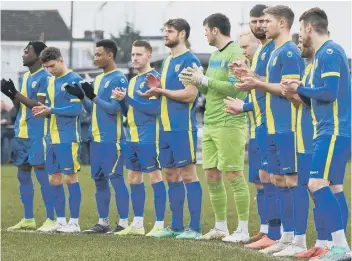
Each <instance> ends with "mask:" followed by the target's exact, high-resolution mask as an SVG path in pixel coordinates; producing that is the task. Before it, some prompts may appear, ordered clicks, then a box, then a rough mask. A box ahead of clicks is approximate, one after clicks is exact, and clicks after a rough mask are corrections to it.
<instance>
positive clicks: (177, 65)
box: [175, 64, 181, 72]
mask: <svg viewBox="0 0 352 261" xmlns="http://www.w3.org/2000/svg"><path fill="white" fill-rule="evenodd" d="M180 66H181V65H179V64H176V65H175V72H178V70H180Z"/></svg>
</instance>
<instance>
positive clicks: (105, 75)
mask: <svg viewBox="0 0 352 261" xmlns="http://www.w3.org/2000/svg"><path fill="white" fill-rule="evenodd" d="M116 71H118V69H117V68H116V69H114V70H111V71H110V72H107V73H104V76H106V75H109V74H110V73H113V72H116Z"/></svg>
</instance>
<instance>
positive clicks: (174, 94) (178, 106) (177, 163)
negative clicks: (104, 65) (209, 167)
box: [141, 18, 202, 239]
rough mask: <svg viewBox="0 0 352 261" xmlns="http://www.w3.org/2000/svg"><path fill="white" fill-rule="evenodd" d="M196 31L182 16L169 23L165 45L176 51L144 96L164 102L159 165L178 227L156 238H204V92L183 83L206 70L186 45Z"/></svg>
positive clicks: (150, 81)
mask: <svg viewBox="0 0 352 261" xmlns="http://www.w3.org/2000/svg"><path fill="white" fill-rule="evenodd" d="M190 30H191V29H190V26H189V24H188V22H187V21H186V20H184V19H181V18H179V19H170V20H169V21H167V22H166V23H165V24H164V41H165V46H167V47H169V48H170V49H171V55H170V56H168V57H167V58H166V59H165V60H164V62H163V65H162V74H161V79H159V78H158V77H156V76H155V75H153V74H148V75H147V83H148V87H149V88H150V89H149V90H148V91H146V92H145V93H141V95H142V96H144V97H152V96H156V97H160V103H161V112H160V116H159V122H161V124H160V139H159V150H160V154H159V161H160V165H161V167H162V168H163V169H164V171H165V174H166V180H167V182H168V185H169V191H168V194H169V202H170V209H171V212H172V224H171V227H167V228H165V229H163V230H162V231H159V232H156V233H154V234H153V235H152V236H153V237H156V238H164V237H176V238H177V239H194V238H196V237H198V236H200V235H201V234H200V214H201V207H202V188H201V185H200V182H199V180H198V176H197V170H196V165H195V163H196V147H197V120H196V104H197V98H198V90H197V87H196V86H194V85H193V84H190V83H188V84H186V85H183V84H182V82H181V81H179V79H178V76H179V73H180V72H181V71H182V70H183V69H184V68H187V67H193V66H198V67H199V66H200V62H199V60H198V58H197V57H196V56H195V55H194V54H193V53H191V52H190V51H189V50H188V49H187V46H186V42H187V41H188V37H189V35H190ZM185 187H186V190H187V200H188V209H189V212H190V225H189V229H186V230H184V225H183V206H184V201H185Z"/></svg>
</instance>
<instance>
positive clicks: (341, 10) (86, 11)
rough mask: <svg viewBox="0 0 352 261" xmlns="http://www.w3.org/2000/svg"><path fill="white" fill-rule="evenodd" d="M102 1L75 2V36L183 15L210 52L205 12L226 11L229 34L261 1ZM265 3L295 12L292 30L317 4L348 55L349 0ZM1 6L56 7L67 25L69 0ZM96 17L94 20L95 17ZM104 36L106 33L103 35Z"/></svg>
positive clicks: (152, 31) (150, 27) (155, 31)
mask: <svg viewBox="0 0 352 261" xmlns="http://www.w3.org/2000/svg"><path fill="white" fill-rule="evenodd" d="M102 3H103V2H102V1H101V2H98V1H95V2H90V1H89V2H88V1H78V2H74V27H73V34H74V37H83V32H84V30H93V29H94V25H96V29H102V30H104V31H105V32H108V33H112V34H115V35H117V32H118V31H119V30H121V29H122V28H123V26H124V25H125V22H126V21H130V22H133V23H134V24H135V27H136V29H138V30H140V31H141V34H142V35H161V32H160V28H161V27H162V24H163V22H165V21H166V20H167V19H169V18H176V17H182V18H185V19H186V20H187V21H188V22H189V23H190V25H191V37H190V42H191V44H192V49H193V50H194V51H196V52H211V51H213V50H214V49H213V47H210V46H208V44H207V41H206V38H205V36H204V29H203V26H202V23H203V20H204V18H206V17H207V16H208V15H210V14H212V13H215V12H221V13H224V14H225V15H227V16H228V17H229V18H230V20H231V23H232V32H231V33H232V36H233V37H236V34H237V33H239V32H240V30H241V29H240V27H239V23H240V22H241V11H242V12H243V17H244V19H245V22H247V21H248V20H247V18H248V15H249V10H250V9H251V8H252V7H253V6H254V5H255V4H257V3H260V1H255V2H248V1H246V2H243V1H242V2H216V3H215V1H214V2H178V1H173V2H170V1H168V2H167V1H165V2H147V1H145V2H144V1H142V2H131V1H130V2H123V1H118V2H117V1H111V2H108V3H107V5H106V6H105V7H104V8H103V9H102V10H101V11H100V12H99V13H97V10H98V8H99V7H100V6H101V4H102ZM262 3H265V4H267V5H277V4H285V5H288V6H290V7H291V8H292V10H293V11H294V12H295V22H294V25H293V28H292V32H298V31H299V24H298V18H299V16H300V15H301V14H302V13H303V12H304V11H305V10H307V9H309V8H312V7H316V6H319V7H320V8H322V9H324V10H325V11H326V12H327V15H328V18H329V30H330V32H331V37H332V38H333V39H334V40H335V41H336V42H338V43H340V44H341V45H342V46H343V47H344V49H345V51H346V53H347V56H349V57H351V31H352V28H351V2H336V1H334V2H332V1H329V2H321V1H319V2H313V1H304V2H301V1H296V2H291V1H280V2H262ZM1 8H2V9H16V10H33V9H58V10H59V12H60V14H61V16H62V17H63V19H64V21H65V22H66V24H67V25H69V21H70V2H69V1H62V2H57V1H43V2H37V1H28V2H15V1H11V2H10V1H2V2H1ZM95 17H96V23H95V22H94V21H95V19H94V18H95ZM105 36H106V37H108V36H109V34H106V35H105Z"/></svg>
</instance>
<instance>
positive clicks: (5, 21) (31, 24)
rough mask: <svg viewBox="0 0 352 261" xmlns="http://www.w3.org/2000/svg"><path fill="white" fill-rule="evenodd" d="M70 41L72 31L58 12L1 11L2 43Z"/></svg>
mask: <svg viewBox="0 0 352 261" xmlns="http://www.w3.org/2000/svg"><path fill="white" fill-rule="evenodd" d="M42 37H44V40H45V41H69V40H70V31H69V29H68V27H67V25H66V24H65V22H64V20H63V19H62V17H61V15H60V14H59V12H58V10H1V40H2V41H31V40H40V39H42Z"/></svg>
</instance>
